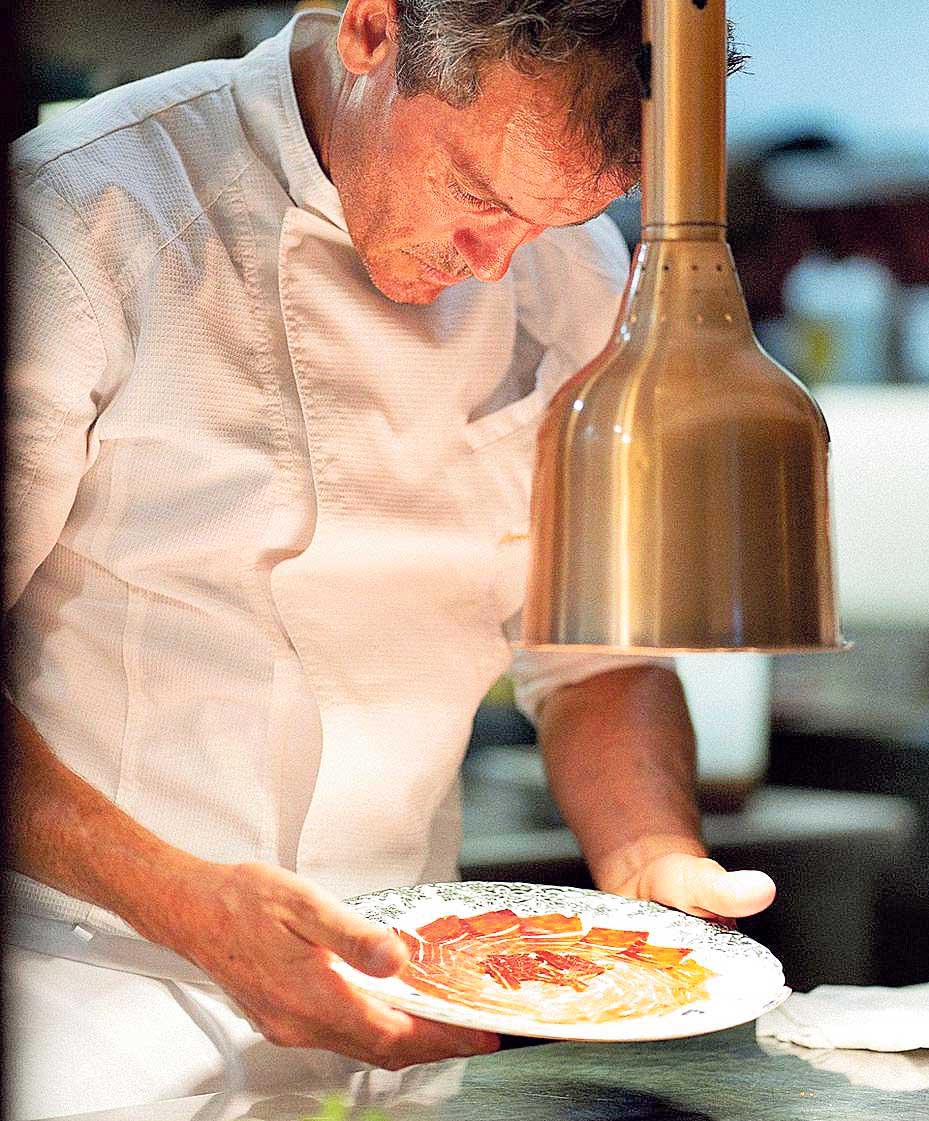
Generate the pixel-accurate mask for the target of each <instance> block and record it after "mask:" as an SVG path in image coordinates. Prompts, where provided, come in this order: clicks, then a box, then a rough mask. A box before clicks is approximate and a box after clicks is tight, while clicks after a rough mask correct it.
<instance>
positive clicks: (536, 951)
mask: <svg viewBox="0 0 929 1121" xmlns="http://www.w3.org/2000/svg"><path fill="white" fill-rule="evenodd" d="M397 933H398V934H399V935H400V937H401V938H402V939H403V940H404V942H405V943H406V944H407V946H408V947H409V948H410V961H409V962H408V963H407V965H406V966H404V968H403V970H402V971H401V973H400V977H401V978H402V979H403V980H405V981H406V982H407V983H408V984H409V985H411V986H412V987H413V988H414V989H416V990H417V991H419V992H421V993H426V994H428V995H430V996H435V997H440V998H442V999H444V1000H449V1001H452V1002H453V1003H455V1004H464V1005H467V1006H468V1007H470V1008H474V1009H479V1010H481V1011H485V1012H494V1013H505V1014H510V1015H518V1016H521V1017H525V1016H530V1017H532V1018H533V1019H537V1020H541V1021H544V1022H547V1023H555V1024H570V1023H602V1022H604V1021H607V1020H617V1019H623V1018H626V1017H629V1016H644V1015H655V1014H658V1013H662V1012H670V1011H672V1010H674V1009H676V1008H679V1007H681V1006H682V1005H686V1004H691V1003H693V1002H694V1001H696V1000H701V999H703V998H705V997H706V995H707V993H706V990H705V989H704V987H703V986H704V982H705V981H706V980H707V979H708V978H710V977H712V976H713V973H712V972H711V970H709V969H707V968H706V967H705V966H702V965H700V964H699V963H698V962H696V961H694V960H693V959H688V960H685V959H687V955H688V954H689V953H690V949H689V948H685V947H679V946H656V945H652V944H650V943H649V942H648V936H647V933H646V932H645V931H641V930H613V929H611V928H609V927H591V928H590V929H588V930H587V931H586V933H585V932H584V923H583V922H582V921H581V919H580V918H579V917H578V916H577V915H560V914H550V915H530V916H527V917H525V918H520V917H519V916H518V915H516V914H515V912H513V911H510V910H501V911H487V912H484V913H483V914H480V915H468V916H467V917H465V918H462V917H460V916H458V915H446V916H443V917H442V918H438V919H434V920H433V921H432V922H430V923H428V924H427V925H425V926H422V927H420V928H419V929H418V930H417V931H416V932H415V934H413V933H411V932H409V931H403V930H398V931H397Z"/></svg>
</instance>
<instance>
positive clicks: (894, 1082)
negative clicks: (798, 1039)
mask: <svg viewBox="0 0 929 1121" xmlns="http://www.w3.org/2000/svg"><path fill="white" fill-rule="evenodd" d="M758 1046H759V1047H760V1048H761V1050H762V1051H764V1052H765V1054H766V1055H795V1056H796V1057H797V1058H798V1059H802V1060H803V1061H804V1062H805V1063H809V1064H810V1066H811V1067H815V1068H816V1069H817V1070H825V1071H829V1072H830V1073H831V1074H842V1075H844V1076H845V1077H846V1078H847V1079H848V1081H849V1082H851V1083H852V1085H854V1086H870V1087H872V1089H875V1090H889V1091H893V1092H894V1093H896V1094H903V1093H915V1092H918V1091H920V1090H929V1051H906V1052H900V1051H894V1052H891V1051H884V1052H878V1051H836V1050H833V1049H832V1048H831V1047H829V1048H815V1047H798V1046H797V1044H796V1043H782V1042H781V1041H780V1040H779V1039H772V1038H768V1037H765V1038H763V1039H759V1040H758Z"/></svg>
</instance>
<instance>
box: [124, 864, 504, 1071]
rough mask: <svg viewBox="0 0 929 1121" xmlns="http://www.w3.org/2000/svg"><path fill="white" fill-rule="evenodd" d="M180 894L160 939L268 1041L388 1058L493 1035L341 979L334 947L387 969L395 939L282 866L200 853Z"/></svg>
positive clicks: (394, 958)
mask: <svg viewBox="0 0 929 1121" xmlns="http://www.w3.org/2000/svg"><path fill="white" fill-rule="evenodd" d="M181 900H183V904H182V907H181V911H182V913H180V914H178V915H177V916H176V918H177V922H176V924H174V923H172V926H173V927H174V930H173V932H167V931H166V932H164V933H163V934H162V938H161V940H163V941H165V942H170V943H171V944H172V948H173V949H175V950H176V951H177V952H179V953H181V954H182V955H183V956H185V957H187V958H188V959H189V960H191V961H193V962H194V963H195V964H196V965H198V966H199V967H200V968H201V969H203V970H204V972H206V973H208V974H209V975H210V976H211V977H212V978H213V979H214V980H215V981H216V983H217V984H218V985H219V986H220V987H221V988H222V989H224V990H225V992H226V993H228V994H229V996H231V997H232V998H233V1000H235V1002H236V1003H237V1004H238V1006H239V1007H240V1008H241V1010H242V1011H243V1012H244V1013H245V1015H246V1016H247V1017H248V1019H249V1021H250V1022H251V1023H252V1025H253V1026H254V1027H255V1028H256V1029H257V1030H258V1031H260V1032H261V1033H262V1034H263V1035H264V1036H265V1037H266V1038H267V1039H269V1040H270V1041H271V1042H272V1043H276V1044H278V1045H280V1046H283V1047H321V1048H325V1049H326V1050H330V1051H338V1052H340V1053H341V1054H343V1055H348V1056H350V1057H352V1058H355V1059H361V1060H362V1061H364V1062H367V1063H373V1064H374V1065H376V1066H380V1067H386V1068H388V1069H390V1070H398V1069H400V1068H401V1067H406V1066H410V1065H412V1064H413V1063H425V1062H433V1061H435V1060H438V1059H447V1058H451V1057H455V1056H465V1055H475V1054H484V1053H487V1052H490V1051H495V1050H496V1049H497V1047H498V1046H499V1040H498V1038H497V1036H496V1035H493V1034H491V1033H489V1032H479V1031H470V1030H468V1029H465V1028H457V1027H453V1026H450V1025H447V1024H439V1023H434V1022H432V1021H430V1020H423V1019H420V1018H418V1017H416V1016H410V1015H408V1014H407V1013H406V1012H401V1011H398V1010H397V1009H394V1008H391V1007H389V1006H388V1005H387V1004H385V1003H383V1002H382V1001H379V1000H377V999H375V998H372V997H369V996H367V995H366V994H364V993H362V992H361V991H360V990H358V989H356V988H355V987H354V986H352V985H351V984H350V983H349V982H348V981H347V980H346V979H345V978H344V977H342V976H341V975H340V974H338V973H337V972H336V971H335V970H334V969H333V968H332V962H333V959H334V957H340V958H342V959H343V960H345V961H347V962H348V963H349V964H350V965H353V966H354V967H355V968H356V969H358V970H361V971H362V972H363V973H368V974H371V975H372V976H374V977H388V976H390V975H391V974H393V973H396V972H397V971H398V970H399V969H400V968H401V967H402V966H403V964H404V963H405V962H406V960H407V958H408V956H409V955H408V952H407V949H406V947H405V946H404V944H403V943H402V942H401V940H400V939H399V938H398V937H397V936H396V935H395V934H393V933H392V932H391V931H390V930H388V929H386V928H385V927H381V926H378V925H376V924H375V923H371V922H368V921H367V920H366V919H363V918H361V917H360V916H359V915H357V914H355V912H353V911H352V910H351V909H350V908H349V907H347V906H345V904H343V903H341V902H340V901H339V900H338V899H336V898H334V897H333V896H331V895H329V894H328V893H326V892H323V891H322V890H321V889H319V888H316V887H313V886H312V885H310V884H308V883H307V882H306V881H305V880H302V879H300V878H299V877H298V876H296V875H294V874H293V873H291V872H288V871H286V870H284V869H282V868H277V867H275V866H273V865H269V864H258V863H249V864H229V865H221V864H209V863H207V864H205V866H204V865H203V864H202V863H201V868H200V871H199V873H198V874H196V875H195V876H193V877H192V878H191V879H190V881H189V882H188V884H186V885H185V886H184V888H183V889H182V890H181V891H180V892H179V893H178V902H181ZM143 933H144V932H143ZM178 935H180V938H178Z"/></svg>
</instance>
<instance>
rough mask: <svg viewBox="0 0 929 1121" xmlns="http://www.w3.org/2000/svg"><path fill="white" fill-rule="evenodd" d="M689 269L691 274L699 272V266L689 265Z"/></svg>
mask: <svg viewBox="0 0 929 1121" xmlns="http://www.w3.org/2000/svg"><path fill="white" fill-rule="evenodd" d="M690 267H691V269H692V270H693V272H698V271H699V270H700V266H699V265H691V266H690Z"/></svg>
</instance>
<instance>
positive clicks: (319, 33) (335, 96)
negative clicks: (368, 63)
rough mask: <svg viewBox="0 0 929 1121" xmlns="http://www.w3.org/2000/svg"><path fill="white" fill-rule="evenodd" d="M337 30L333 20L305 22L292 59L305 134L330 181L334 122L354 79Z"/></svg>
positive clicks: (295, 86)
mask: <svg viewBox="0 0 929 1121" xmlns="http://www.w3.org/2000/svg"><path fill="white" fill-rule="evenodd" d="M337 27H338V25H337V24H336V23H335V22H334V21H330V20H319V21H317V20H306V21H304V24H303V28H302V29H301V34H300V43H299V46H295V47H294V48H293V50H292V52H291V59H290V63H291V70H292V73H293V81H294V91H295V93H296V95H297V105H298V107H299V109H300V117H301V119H302V121H303V128H304V131H305V132H306V135H307V139H308V140H309V142H310V144H311V145H312V146H313V151H314V152H315V153H316V158H317V159H318V160H319V165H320V167H321V168H322V169H323V172H324V173H325V174H326V175H327V176H329V177H330V178H331V176H330V175H329V137H330V135H331V133H332V121H333V117H334V116H335V112H336V108H337V106H338V103H339V98H340V96H341V94H342V92H343V89H344V88H345V87H346V83H347V79H348V78H349V77H350V75H349V74H348V72H347V71H346V69H345V67H344V66H343V65H342V60H341V58H340V57H339V52H338V48H337V46H336V34H337Z"/></svg>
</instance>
